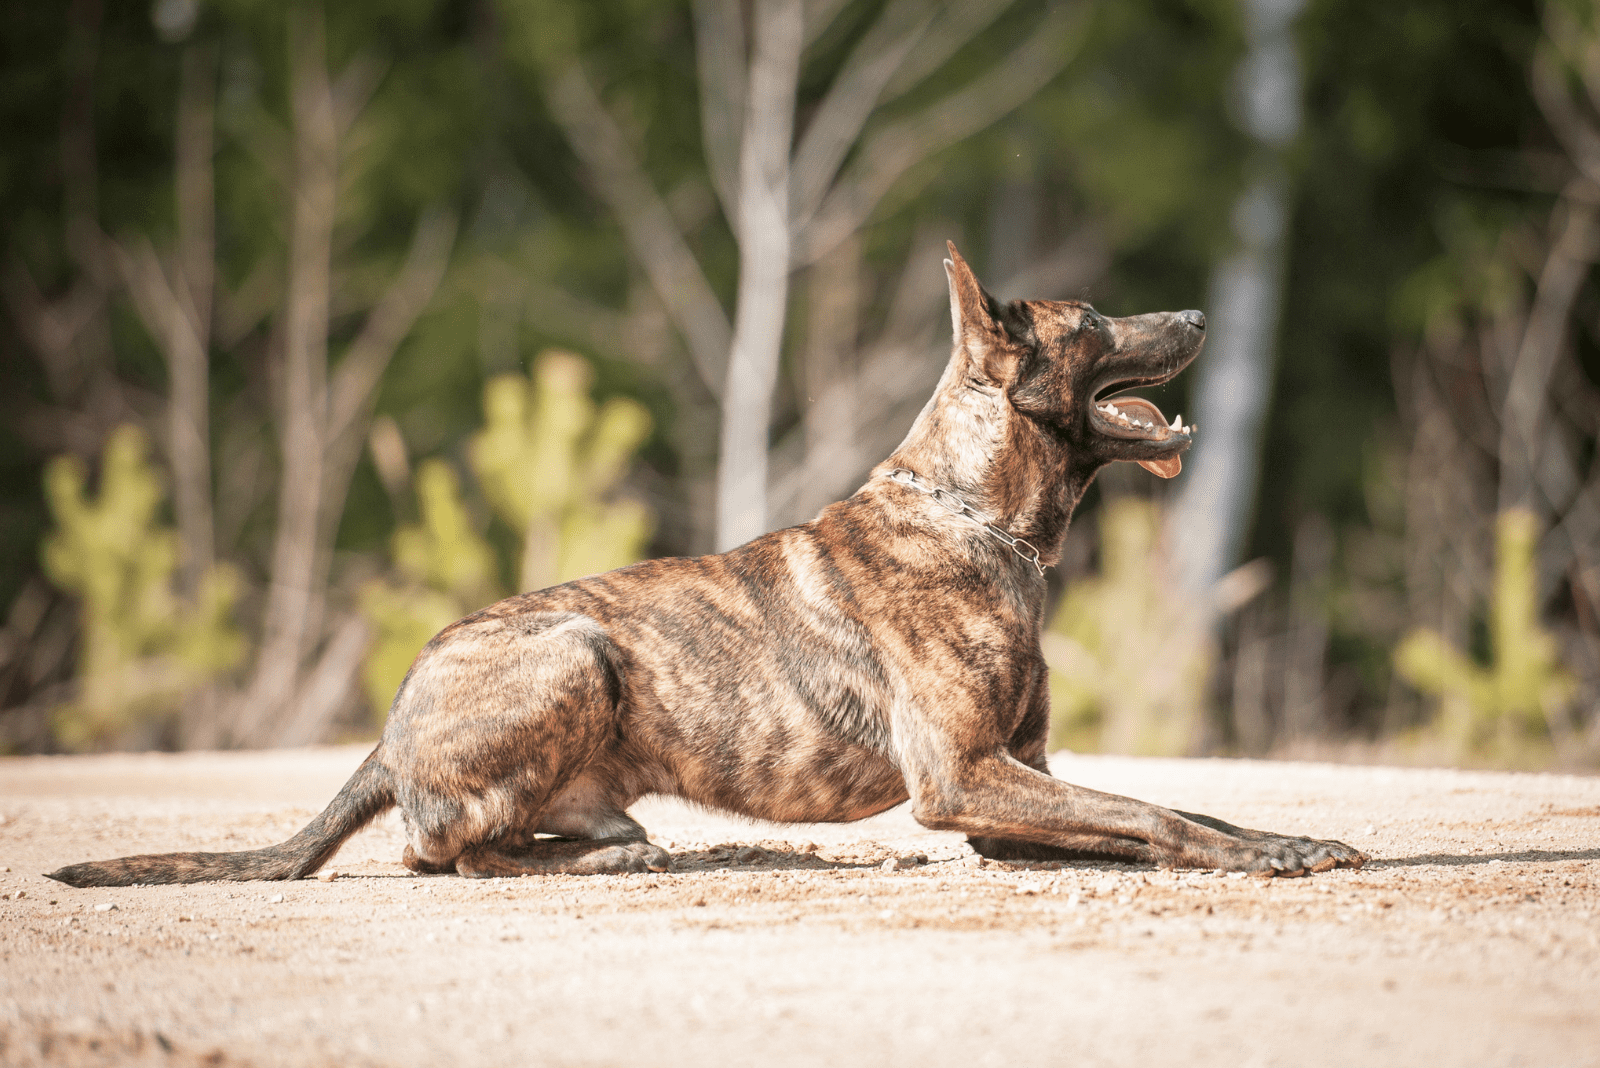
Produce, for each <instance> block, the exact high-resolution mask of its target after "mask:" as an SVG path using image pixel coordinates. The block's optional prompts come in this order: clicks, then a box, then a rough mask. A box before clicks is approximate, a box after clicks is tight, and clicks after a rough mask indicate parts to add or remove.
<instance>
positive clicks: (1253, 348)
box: [1169, 0, 1304, 613]
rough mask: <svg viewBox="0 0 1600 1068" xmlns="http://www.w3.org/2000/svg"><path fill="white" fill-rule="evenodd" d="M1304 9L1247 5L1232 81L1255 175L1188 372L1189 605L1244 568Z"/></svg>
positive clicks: (1176, 514) (1181, 527)
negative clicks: (1193, 432) (1194, 433)
mask: <svg viewBox="0 0 1600 1068" xmlns="http://www.w3.org/2000/svg"><path fill="white" fill-rule="evenodd" d="M1303 2H1304V0H1247V3H1246V14H1247V18H1248V26H1249V39H1250V50H1249V52H1248V54H1247V55H1246V57H1245V60H1244V62H1243V63H1242V64H1241V65H1240V69H1239V72H1238V78H1239V86H1238V88H1239V92H1240V97H1241V100H1240V105H1241V110H1242V115H1241V119H1242V121H1243V125H1244V127H1245V129H1246V131H1247V132H1248V133H1249V134H1250V135H1251V136H1252V137H1254V138H1255V140H1256V141H1257V144H1258V146H1259V147H1258V150H1257V159H1256V163H1255V175H1254V176H1253V177H1252V179H1251V181H1250V184H1249V186H1248V187H1247V188H1246V189H1245V191H1244V193H1243V194H1241V196H1240V197H1239V201H1238V203H1237V204H1236V205H1235V207H1234V212H1233V230H1234V235H1235V237H1236V238H1237V240H1238V249H1237V250H1236V251H1235V252H1234V253H1233V255H1231V256H1229V257H1228V258H1227V259H1225V260H1224V261H1223V262H1222V263H1220V264H1219V265H1218V266H1217V268H1216V271H1215V273H1214V274H1213V275H1212V281H1211V294H1210V300H1209V301H1208V307H1207V309H1206V311H1207V316H1208V318H1209V320H1210V324H1211V325H1210V329H1209V333H1210V337H1209V338H1208V339H1207V342H1206V351H1205V353H1204V354H1202V356H1201V358H1200V360H1199V362H1198V364H1197V366H1196V369H1195V376H1196V377H1195V395H1194V400H1193V402H1192V403H1193V410H1194V418H1193V422H1194V423H1196V424H1198V425H1199V426H1200V427H1201V428H1202V430H1201V434H1200V436H1199V438H1198V440H1197V441H1196V444H1195V447H1194V449H1193V450H1192V451H1191V452H1190V454H1189V456H1188V457H1187V458H1186V462H1185V464H1184V467H1185V470H1184V478H1183V484H1182V486H1181V487H1180V488H1179V490H1178V493H1177V499H1176V501H1175V502H1174V506H1173V509H1172V512H1171V516H1170V524H1171V527H1170V529H1171V534H1170V537H1169V543H1170V544H1171V545H1172V546H1173V556H1174V564H1175V569H1176V572H1177V574H1178V576H1179V579H1180V581H1181V582H1182V583H1183V585H1184V587H1185V589H1186V590H1187V591H1188V592H1189V594H1190V596H1191V597H1192V598H1193V599H1194V602H1195V603H1196V604H1204V605H1206V606H1207V609H1208V611H1210V612H1212V613H1214V612H1215V611H1216V606H1215V604H1214V603H1213V597H1212V591H1213V590H1214V588H1215V587H1216V584H1217V581H1218V580H1219V579H1221V578H1222V576H1223V575H1224V574H1225V573H1227V571H1228V570H1229V569H1230V568H1231V567H1232V566H1233V564H1234V563H1235V562H1236V561H1237V560H1238V559H1239V555H1240V553H1241V551H1242V550H1243V547H1244V539H1245V535H1246V533H1247V531H1248V528H1249V523H1250V517H1251V514H1252V512H1253V510H1254V506H1255V495H1256V479H1257V460H1258V454H1259V451H1260V440H1261V427H1262V422H1263V417H1264V415H1265V413H1266V407H1267V400H1268V398H1269V396H1270V394H1271V390H1272V375H1273V363H1274V358H1275V352H1274V350H1275V345H1276V338H1277V333H1278V316H1279V312H1280V310H1281V304H1282V300H1283V274H1284V246H1285V238H1286V233H1287V228H1288V216H1289V209H1290V201H1289V190H1288V183H1287V179H1286V177H1285V174H1284V171H1283V166H1282V161H1281V152H1282V150H1283V148H1284V147H1285V146H1286V145H1288V143H1289V142H1290V141H1291V140H1292V139H1293V138H1294V136H1295V134H1296V133H1297V132H1298V131H1299V129H1300V102H1299V99H1300V73H1299V65H1298V60H1297V57H1296V54H1295V49H1294V40H1293V37H1292V36H1291V28H1292V23H1293V21H1294V18H1295V16H1296V15H1297V14H1298V13H1299V11H1300V8H1301V6H1302V4H1303Z"/></svg>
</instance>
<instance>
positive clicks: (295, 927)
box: [0, 747, 1600, 1068]
mask: <svg viewBox="0 0 1600 1068" xmlns="http://www.w3.org/2000/svg"><path fill="white" fill-rule="evenodd" d="M364 755H365V753H364V749H361V748H349V747H342V748H327V749H306V750H295V751H284V752H268V753H237V754H236V753H228V754H211V753H205V754H183V755H135V756H103V757H70V758H63V757H45V758H19V759H6V760H0V821H3V822H0V869H3V870H0V1064H4V1065H18V1066H23V1065H28V1066H31V1065H36V1064H51V1065H69V1064H85V1065H110V1064H136V1065H184V1066H187V1065H207V1064H209V1065H220V1066H235V1065H260V1066H271V1065H284V1066H288V1065H295V1066H306V1065H335V1064H337V1065H340V1066H348V1065H393V1066H402V1065H416V1066H434V1065H440V1064H458V1065H472V1066H477V1065H517V1066H522V1065H541V1066H543V1065H551V1066H563V1065H572V1066H578V1065H584V1066H610V1065H617V1066H623V1065H639V1064H649V1065H661V1066H676V1065H685V1066H687V1065H696V1066H706V1065H723V1064H728V1065H735V1064H737V1065H744V1064H758V1063H759V1064H763V1065H820V1064H829V1065H836V1064H837V1065H856V1064H861V1065H866V1064H871V1065H875V1066H876V1065H882V1066H899V1065H919V1066H921V1065H962V1066H967V1065H988V1064H1004V1065H1042V1064H1072V1065H1098V1064H1138V1065H1178V1064H1182V1065H1186V1066H1206V1065H1228V1066H1230V1068H1237V1066H1241V1065H1250V1066H1253V1065H1286V1066H1287V1065H1299V1064H1303V1063H1307V1062H1310V1063H1359V1064H1363V1065H1374V1064H1376V1065H1389V1064H1395V1065H1399V1064H1405V1065H1413V1064H1417V1063H1426V1064H1447V1065H1520V1064H1527V1065H1600V778H1582V777H1571V776H1558V775H1513V774H1498V773H1476V772H1458V771H1435V770H1415V769H1395V768H1365V767H1347V766H1334V765H1324V764H1294V763H1266V762H1252V761H1219V760H1197V761H1181V760H1135V759H1124V758H1112V757H1078V756H1070V755H1062V756H1061V757H1059V758H1058V759H1057V760H1056V762H1055V770H1056V774H1058V775H1060V776H1062V777H1063V778H1066V779H1069V780H1071V781H1074V782H1078V783H1082V784H1085V785H1089V786H1094V787H1097V788H1100V789H1106V790H1113V791H1116V792H1119V793H1126V794H1132V795H1134V796H1137V797H1142V798H1145V799H1147V800H1152V801H1158V802H1161V803H1164V804H1169V805H1173V806H1177V807H1181V808H1185V809H1189V810H1199V811H1203V812H1209V813H1212V814H1214V815H1218V816H1221V817H1223V818H1226V819H1229V820H1232V821H1235V822H1239V823H1244V824H1248V825H1252V826H1260V827H1269V828H1272V829H1274V830H1281V831H1291V832H1295V833H1302V834H1310V835H1314V836H1317V837H1333V838H1339V839H1342V840H1344V841H1347V842H1349V843H1351V844H1352V845H1356V846H1359V847H1360V848H1361V849H1363V850H1365V851H1366V852H1368V853H1369V854H1370V855H1371V856H1372V857H1373V861H1372V863H1371V864H1369V865H1368V867H1367V868H1366V869H1365V870H1362V871H1357V872H1352V871H1336V872H1330V873H1327V874H1323V875H1316V876H1311V877H1308V878H1303V879H1293V880H1267V881H1263V880H1258V879H1252V878H1247V877H1243V876H1228V875H1220V874H1213V873H1209V872H1172V871H1160V870H1155V869H1149V868H1140V867H1133V866H1127V865H1114V864H1073V865H1065V866H1063V865H1011V864H996V863H989V862H982V861H980V860H979V859H978V858H977V857H976V856H974V855H973V854H972V852H971V851H970V850H969V849H968V848H967V846H966V845H965V844H964V842H963V841H962V840H961V839H960V838H959V837H958V836H956V835H952V834H946V833H935V832H929V831H925V830H923V829H922V828H920V827H919V826H918V825H917V824H916V823H915V822H913V821H912V819H911V817H910V816H909V815H908V814H907V813H906V812H905V811H904V810H903V809H896V810H894V811H892V812H889V813H886V814H884V815H882V816H878V817H875V818H873V819H871V820H867V821H864V822H861V823H857V824H849V825H806V826H775V825H764V824H752V823H748V822H744V821H738V820H732V819H728V818H725V817H723V816H720V815H715V814H711V813H706V812H703V811H699V810H695V809H692V808H689V807H686V806H683V805H680V804H677V803H669V802H665V801H660V800H651V801H647V802H645V803H643V804H641V805H640V806H638V807H637V808H636V809H635V815H637V816H638V817H639V818H640V819H641V820H642V821H643V822H644V824H645V825H646V826H647V827H649V828H650V830H651V832H652V837H653V838H654V840H655V841H656V842H657V843H659V844H661V845H664V846H666V847H667V848H669V849H670V850H671V851H672V852H673V854H674V857H675V859H676V862H677V865H678V871H676V872H674V873H669V874H660V875H654V874H652V875H627V876H594V877H588V878H582V877H565V876H557V877H542V878H524V879H503V880H485V881H480V882H475V881H469V880H464V879H461V878H457V877H455V876H432V877H418V876H415V875H412V874H410V873H409V872H407V871H406V870H405V869H404V868H402V867H401V866H400V865H399V863H398V859H399V855H400V850H401V845H402V842H401V838H400V834H399V824H398V820H397V819H396V818H395V817H394V816H393V815H392V814H391V815H390V816H389V817H386V818H385V819H384V820H382V821H380V822H379V823H377V824H375V825H374V826H373V827H372V828H370V829H369V830H367V831H365V832H363V833H362V834H361V835H359V836H357V837H356V838H354V839H352V840H351V841H350V842H349V843H348V844H347V845H346V846H345V848H344V850H343V851H342V852H341V853H340V854H339V856H338V857H337V858H335V860H334V861H333V863H332V865H331V868H332V869H333V870H335V871H336V872H337V873H338V877H337V878H335V879H333V880H331V881H320V880H313V879H308V880H304V881H300V882H294V883H234V884H208V885H200V886H189V887H164V886H163V887H130V888H125V889H112V890H74V889H71V888H69V887H65V886H62V885H60V884H58V883H54V882H51V881H49V880H47V879H44V878H42V877H41V876H40V875H39V874H38V873H39V872H43V871H48V870H52V869H54V868H56V867H57V866H59V865H62V864H65V863H71V862H75V861H79V860H87V859H98V858H104V857H110V856H117V855H122V854H126V853H132V852H152V851H162V850H171V849H241V848H247V847H252V846H257V845H263V844H266V843H269V842H273V841H277V840H280V839H282V838H284V837H287V836H288V835H289V834H290V833H291V832H293V831H294V830H296V829H298V828H299V827H300V826H301V825H302V824H303V823H305V821H306V820H307V819H308V818H309V817H310V816H311V815H312V814H313V813H314V812H315V811H317V810H318V809H320V808H321V806H322V805H323V804H324V803H326V801H327V800H328V799H329V798H330V797H332V795H333V793H334V792H335V790H336V789H337V788H338V786H339V785H340V784H341V783H342V782H343V780H344V778H345V777H346V776H347V775H348V774H349V773H350V772H351V771H352V770H353V769H354V768H355V767H356V765H357V764H358V763H359V762H360V760H361V758H362V757H363V756H364Z"/></svg>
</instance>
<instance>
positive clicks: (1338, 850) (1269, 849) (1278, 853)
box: [1239, 834, 1367, 879]
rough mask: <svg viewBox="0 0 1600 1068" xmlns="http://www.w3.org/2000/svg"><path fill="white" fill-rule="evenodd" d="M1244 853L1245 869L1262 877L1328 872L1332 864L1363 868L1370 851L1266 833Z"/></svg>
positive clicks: (1245, 849) (1335, 843) (1243, 866)
mask: <svg viewBox="0 0 1600 1068" xmlns="http://www.w3.org/2000/svg"><path fill="white" fill-rule="evenodd" d="M1241 852H1242V853H1244V854H1246V856H1245V857H1243V858H1241V859H1243V860H1244V863H1242V864H1240V865H1239V868H1240V869H1241V870H1243V871H1247V872H1250V873H1251V874H1253V875H1259V876H1261V877H1262V878H1265V879H1270V878H1273V877H1274V876H1276V877H1277V878H1280V879H1282V878H1293V877H1295V876H1298V875H1305V874H1306V873H1308V872H1324V871H1328V870H1329V869H1330V868H1359V867H1361V866H1362V865H1363V864H1365V863H1366V862H1367V855H1366V854H1365V853H1363V852H1361V851H1360V850H1359V849H1352V848H1351V847H1350V846H1347V845H1345V844H1344V843H1343V842H1323V841H1318V840H1317V839H1315V838H1297V837H1291V836H1289V835H1276V834H1274V835H1266V836H1263V837H1261V838H1257V839H1255V840H1253V841H1251V842H1250V843H1249V844H1248V845H1247V846H1245V847H1244V849H1242V850H1241Z"/></svg>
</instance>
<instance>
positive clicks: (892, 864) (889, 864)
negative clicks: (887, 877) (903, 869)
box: [880, 857, 900, 871]
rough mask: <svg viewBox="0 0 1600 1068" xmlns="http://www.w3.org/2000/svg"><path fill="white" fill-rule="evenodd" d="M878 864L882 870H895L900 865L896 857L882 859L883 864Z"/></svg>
mask: <svg viewBox="0 0 1600 1068" xmlns="http://www.w3.org/2000/svg"><path fill="white" fill-rule="evenodd" d="M880 866H881V867H882V868H883V870H884V871H896V870H898V869H899V867H900V859H899V858H898V857H890V858H889V859H888V860H886V861H884V862H883V864H882V865H880Z"/></svg>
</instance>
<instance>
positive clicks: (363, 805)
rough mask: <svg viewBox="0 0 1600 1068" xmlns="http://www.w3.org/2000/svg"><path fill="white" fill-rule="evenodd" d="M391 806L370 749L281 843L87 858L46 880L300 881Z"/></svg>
mask: <svg viewBox="0 0 1600 1068" xmlns="http://www.w3.org/2000/svg"><path fill="white" fill-rule="evenodd" d="M393 804H394V784H393V782H392V780H391V779H390V778H389V771H388V769H387V768H385V767H384V766H383V765H382V764H381V763H379V762H378V750H376V749H374V750H373V751H372V754H371V755H370V756H368V757H367V759H366V760H365V761H363V762H362V764H361V767H359V768H357V769H356V773H355V774H354V775H352V776H351V777H350V781H349V782H347V783H345V784H344V789H342V790H340V791H339V794H338V796H337V797H335V798H334V799H333V801H332V802H331V803H330V804H329V805H328V807H327V808H325V809H323V810H322V814H321V815H319V816H318V817H317V818H316V819H314V820H312V821H311V822H310V823H308V824H306V826H305V829H304V830H302V831H301V832H300V833H299V834H297V835H295V836H294V837H293V838H291V839H289V840H288V841H287V842H281V843H279V844H278V845H275V846H268V847H267V848H265V849H247V850H244V851H243V852H239V853H153V854H148V855H145V856H138V857H119V858H118V859H116V860H92V861H89V862H88V863H85V864H72V865H69V866H67V867H65V868H62V869H61V870H60V871H53V872H51V873H50V874H49V876H48V877H49V878H51V879H55V880H56V881H57V882H63V883H66V884H67V885H68V886H129V885H131V884H133V883H203V882H210V881H212V880H227V881H231V882H245V881H248V880H251V879H300V878H303V877H304V876H307V875H310V874H311V873H312V872H314V871H316V870H317V869H318V868H320V867H322V866H323V865H324V864H326V863H327V862H328V858H329V857H331V856H333V854H334V852H335V851H337V850H338V848H339V846H341V845H342V844H344V840H345V839H346V838H349V837H350V836H351V835H352V834H355V833H356V832H357V831H359V830H360V829H361V828H363V827H365V826H366V825H367V824H368V823H371V822H372V821H373V820H374V819H376V818H377V817H378V816H379V815H380V814H382V813H383V812H384V811H386V810H387V809H388V808H389V807H390V806H391V805H393Z"/></svg>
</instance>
